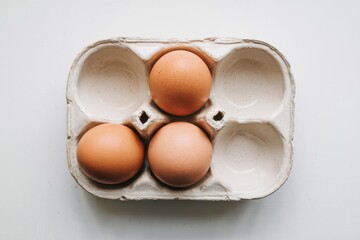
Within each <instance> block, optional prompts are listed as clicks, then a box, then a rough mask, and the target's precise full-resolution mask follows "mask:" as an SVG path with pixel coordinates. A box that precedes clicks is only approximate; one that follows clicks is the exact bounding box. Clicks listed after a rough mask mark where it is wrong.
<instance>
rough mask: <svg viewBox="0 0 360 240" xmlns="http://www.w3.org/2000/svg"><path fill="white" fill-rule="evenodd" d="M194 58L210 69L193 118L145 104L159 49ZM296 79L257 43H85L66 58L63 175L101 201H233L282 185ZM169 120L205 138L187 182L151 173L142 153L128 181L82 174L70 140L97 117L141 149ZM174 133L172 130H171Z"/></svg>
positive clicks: (274, 53)
mask: <svg viewBox="0 0 360 240" xmlns="http://www.w3.org/2000/svg"><path fill="white" fill-rule="evenodd" d="M175 49H185V50H189V51H192V52H194V53H196V54H197V55H199V56H200V57H201V58H202V59H203V60H204V61H205V63H206V64H207V65H208V67H209V69H210V70H211V73H212V81H213V85H212V91H211V96H210V99H209V101H208V102H207V103H206V105H205V106H204V107H203V108H202V109H201V110H200V111H198V112H196V113H195V114H192V115H190V116H186V117H174V116H170V115H168V114H166V113H164V112H163V111H161V110H160V109H159V108H158V107H157V106H156V105H155V104H154V102H153V101H152V100H151V95H150V92H149V87H148V78H149V72H150V70H151V67H152V65H153V64H154V63H155V62H156V60H157V59H158V58H159V57H161V56H162V55H163V54H165V53H166V52H169V51H171V50H175ZM294 96H295V84H294V80H293V77H292V74H291V72H290V66H289V64H288V62H287V61H286V59H285V57H284V56H283V55H282V54H281V53H280V52H279V51H278V50H276V49H275V48H274V47H272V46H270V45H269V44H267V43H264V42H261V41H257V40H244V39H233V38H206V39H194V40H179V39H167V40H164V39H142V38H122V37H121V38H114V39H107V40H103V41H99V42H96V43H94V44H92V45H90V46H88V47H86V48H85V49H84V50H83V51H82V52H81V53H80V54H79V55H78V56H77V57H76V59H75V60H74V63H73V65H72V67H71V70H70V73H69V77H68V86H67V112H68V123H67V126H68V133H67V135H68V140H67V156H68V166H69V170H70V173H71V174H72V176H73V177H74V179H75V180H76V181H77V182H78V184H79V185H80V186H81V187H83V188H84V189H85V190H86V191H88V192H89V193H91V194H93V195H95V196H98V197H101V198H107V199H119V200H141V199H190V200H241V199H255V198H262V197H265V196H267V195H269V194H271V193H273V192H275V191H276V190H277V189H279V188H280V187H281V186H282V184H283V183H284V182H285V181H286V179H287V178H288V176H289V174H290V170H291V166H292V159H293V132H294ZM173 121H187V122H191V123H193V124H196V125H197V126H199V127H201V128H202V129H203V130H204V131H205V132H206V133H207V134H208V136H209V138H210V139H211V141H212V144H213V157H212V163H211V167H210V169H209V171H208V173H207V174H206V175H205V177H204V178H203V179H202V180H201V181H199V182H198V183H196V184H195V185H192V186H190V187H187V188H172V187H169V186H166V185H165V184H163V183H161V182H159V181H158V180H157V179H156V177H155V176H154V175H153V174H152V173H151V170H150V168H149V166H148V162H147V159H145V162H144V166H143V168H142V169H141V171H140V172H139V173H138V174H137V175H136V176H135V177H134V178H132V179H131V180H129V181H128V182H126V183H123V184H118V185H104V184H99V183H97V182H94V181H92V180H91V179H89V178H88V177H86V175H85V174H84V173H83V172H82V171H81V169H80V167H79V165H78V161H77V158H76V150H77V143H78V141H79V139H80V137H81V136H82V134H83V133H84V132H86V131H87V130H88V129H90V128H91V127H94V126H96V125H98V124H100V123H108V122H109V123H119V124H124V125H126V126H129V127H130V128H132V129H134V130H135V131H136V132H138V133H139V135H140V136H141V138H142V139H143V141H144V143H145V146H146V145H147V144H148V142H149V141H150V139H151V137H152V136H153V135H154V133H156V131H157V130H158V129H159V128H161V127H162V126H164V125H165V124H167V123H169V122H173ZM174 137H176V136H174Z"/></svg>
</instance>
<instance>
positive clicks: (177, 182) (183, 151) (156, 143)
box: [148, 122, 212, 187]
mask: <svg viewBox="0 0 360 240" xmlns="http://www.w3.org/2000/svg"><path fill="white" fill-rule="evenodd" d="M211 155H212V145H211V142H210V140H209V138H208V137H207V136H206V134H205V133H204V132H203V131H202V130H201V129H200V128H199V127H197V126H195V125H193V124H191V123H187V122H174V123H170V124H168V125H166V126H164V127H162V128H161V129H160V130H159V131H158V132H157V133H156V134H155V136H154V137H153V138H152V139H151V141H150V144H149V149H148V159H149V164H150V168H151V170H152V172H153V173H154V175H155V176H156V177H157V178H158V179H159V180H160V181H162V182H164V183H165V184H168V185H170V186H173V187H186V186H190V185H192V184H194V183H196V182H198V181H199V180H200V179H201V178H203V177H204V175H205V174H206V172H207V171H208V169H209V167H210V162H211Z"/></svg>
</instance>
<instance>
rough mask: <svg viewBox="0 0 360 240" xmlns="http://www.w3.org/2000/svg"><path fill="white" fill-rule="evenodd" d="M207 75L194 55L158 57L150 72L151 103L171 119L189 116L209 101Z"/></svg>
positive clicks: (178, 52)
mask: <svg viewBox="0 0 360 240" xmlns="http://www.w3.org/2000/svg"><path fill="white" fill-rule="evenodd" d="M211 84H212V83H211V73H210V70H209V68H208V66H207V65H206V63H205V62H204V61H203V60H202V59H201V58H200V57H199V56H197V55H196V54H194V53H192V52H190V51H185V50H174V51H171V52H168V53H166V54H164V55H163V56H161V57H160V58H159V59H158V60H157V61H156V62H155V64H154V66H153V67H152V69H151V71H150V76H149V87H150V93H151V96H152V99H153V100H154V102H155V103H156V104H157V105H158V106H159V107H160V108H161V109H162V110H164V111H165V112H167V113H169V114H172V115H175V116H186V115H189V114H192V113H194V112H196V111H198V110H200V108H201V107H203V106H204V105H205V103H206V101H207V100H208V99H209V95H210V91H211Z"/></svg>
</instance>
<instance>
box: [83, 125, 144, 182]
mask: <svg viewBox="0 0 360 240" xmlns="http://www.w3.org/2000/svg"><path fill="white" fill-rule="evenodd" d="M77 159H78V162H79V165H80V167H81V169H82V171H83V172H84V173H85V174H86V175H87V176H88V177H89V178H91V179H93V180H95V181H97V182H100V183H105V184H117V183H122V182H125V181H127V180H129V179H130V178H132V177H133V176H134V175H135V174H136V173H137V172H138V171H139V170H140V168H141V166H142V164H143V160H144V144H143V142H142V141H141V140H140V138H139V137H138V135H136V133H135V132H134V131H133V130H131V129H130V128H128V127H126V126H123V125H119V124H101V125H98V126H96V127H94V128H92V129H90V130H89V131H87V132H86V133H85V134H84V135H83V136H82V137H81V139H80V141H79V144H78V148H77Z"/></svg>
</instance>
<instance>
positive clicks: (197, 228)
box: [0, 1, 360, 239]
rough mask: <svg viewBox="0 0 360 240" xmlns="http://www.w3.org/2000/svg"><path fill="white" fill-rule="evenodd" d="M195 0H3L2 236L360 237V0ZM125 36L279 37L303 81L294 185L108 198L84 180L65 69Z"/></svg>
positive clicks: (291, 180)
mask: <svg viewBox="0 0 360 240" xmlns="http://www.w3.org/2000/svg"><path fill="white" fill-rule="evenodd" d="M191 2H192V1H191ZM191 2H190V1H188V2H187V1H181V2H180V1H179V2H177V3H170V1H153V2H151V1H148V2H145V1H144V2H141V3H140V2H135V1H127V2H123V3H120V2H118V1H106V3H105V1H99V2H98V3H92V2H90V1H76V2H75V1H54V2H52V3H50V2H46V1H43V2H39V1H31V2H30V1H29V2H25V1H24V2H22V3H20V2H18V1H7V2H5V1H2V2H1V3H0V36H1V45H0V53H1V57H0V109H1V120H0V121H1V122H0V123H1V124H0V146H1V147H0V150H1V151H0V164H1V165H0V192H1V195H0V239H25V238H26V239H119V238H121V239H144V238H146V239H164V238H173V239H190V238H191V237H192V238H204V239H205V238H206V239H220V238H222V239H283V238H288V239H359V238H360V229H359V222H360V220H359V219H360V207H359V202H360V190H359V186H358V185H359V184H360V177H359V169H360V163H359V161H360V152H359V150H358V148H359V147H358V145H359V134H360V126H359V123H360V113H359V109H360V94H359V93H358V91H359V89H360V83H359V81H360V77H359V73H358V71H359V55H360V45H359V44H358V43H359V42H360V30H359V29H360V15H359V7H360V3H358V2H356V1H338V2H331V3H330V2H329V1H318V2H314V1H298V2H297V3H295V2H293V3H290V2H286V1H283V2H277V3H275V2H271V3H270V2H268V1H266V2H265V1H264V2H262V3H260V2H257V1H243V2H241V1H238V2H235V1H234V2H228V3H225V2H224V1H218V2H213V1H211V2H209V3H208V4H207V5H206V7H205V5H204V4H203V3H201V2H200V1H197V3H196V5H195V3H191ZM267 2H268V3H267ZM112 36H143V37H207V36H236V37H242V38H255V39H261V40H264V41H266V42H269V43H270V44H272V45H274V46H275V47H277V48H278V49H279V50H280V51H281V52H282V53H283V54H285V56H286V57H287V59H288V60H289V62H290V63H291V65H292V71H293V73H294V76H295V80H296V84H297V92H296V102H297V108H296V118H295V159H294V167H293V171H292V173H291V175H290V178H289V180H288V181H287V182H286V184H285V185H284V186H283V187H282V188H281V189H280V190H279V191H278V192H276V193H275V194H273V195H271V196H270V197H267V198H265V199H263V200H259V201H251V202H240V203H236V202H231V203H230V202H225V203H224V202H215V203H212V202H178V201H170V202H164V201H160V202H117V201H106V200H100V199H97V198H94V197H92V196H90V195H89V194H87V193H86V192H85V191H84V190H82V189H81V188H80V187H78V186H77V184H76V183H75V181H74V180H73V179H72V178H71V176H70V174H69V173H68V169H67V166H66V153H65V142H66V108H65V106H66V102H65V88H66V78H67V74H68V71H69V68H70V64H71V62H72V60H73V58H74V57H75V55H76V54H77V53H78V52H79V51H80V50H81V49H82V48H83V47H84V46H86V45H87V44H89V43H92V42H94V41H96V40H98V39H104V38H108V37H112Z"/></svg>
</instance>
